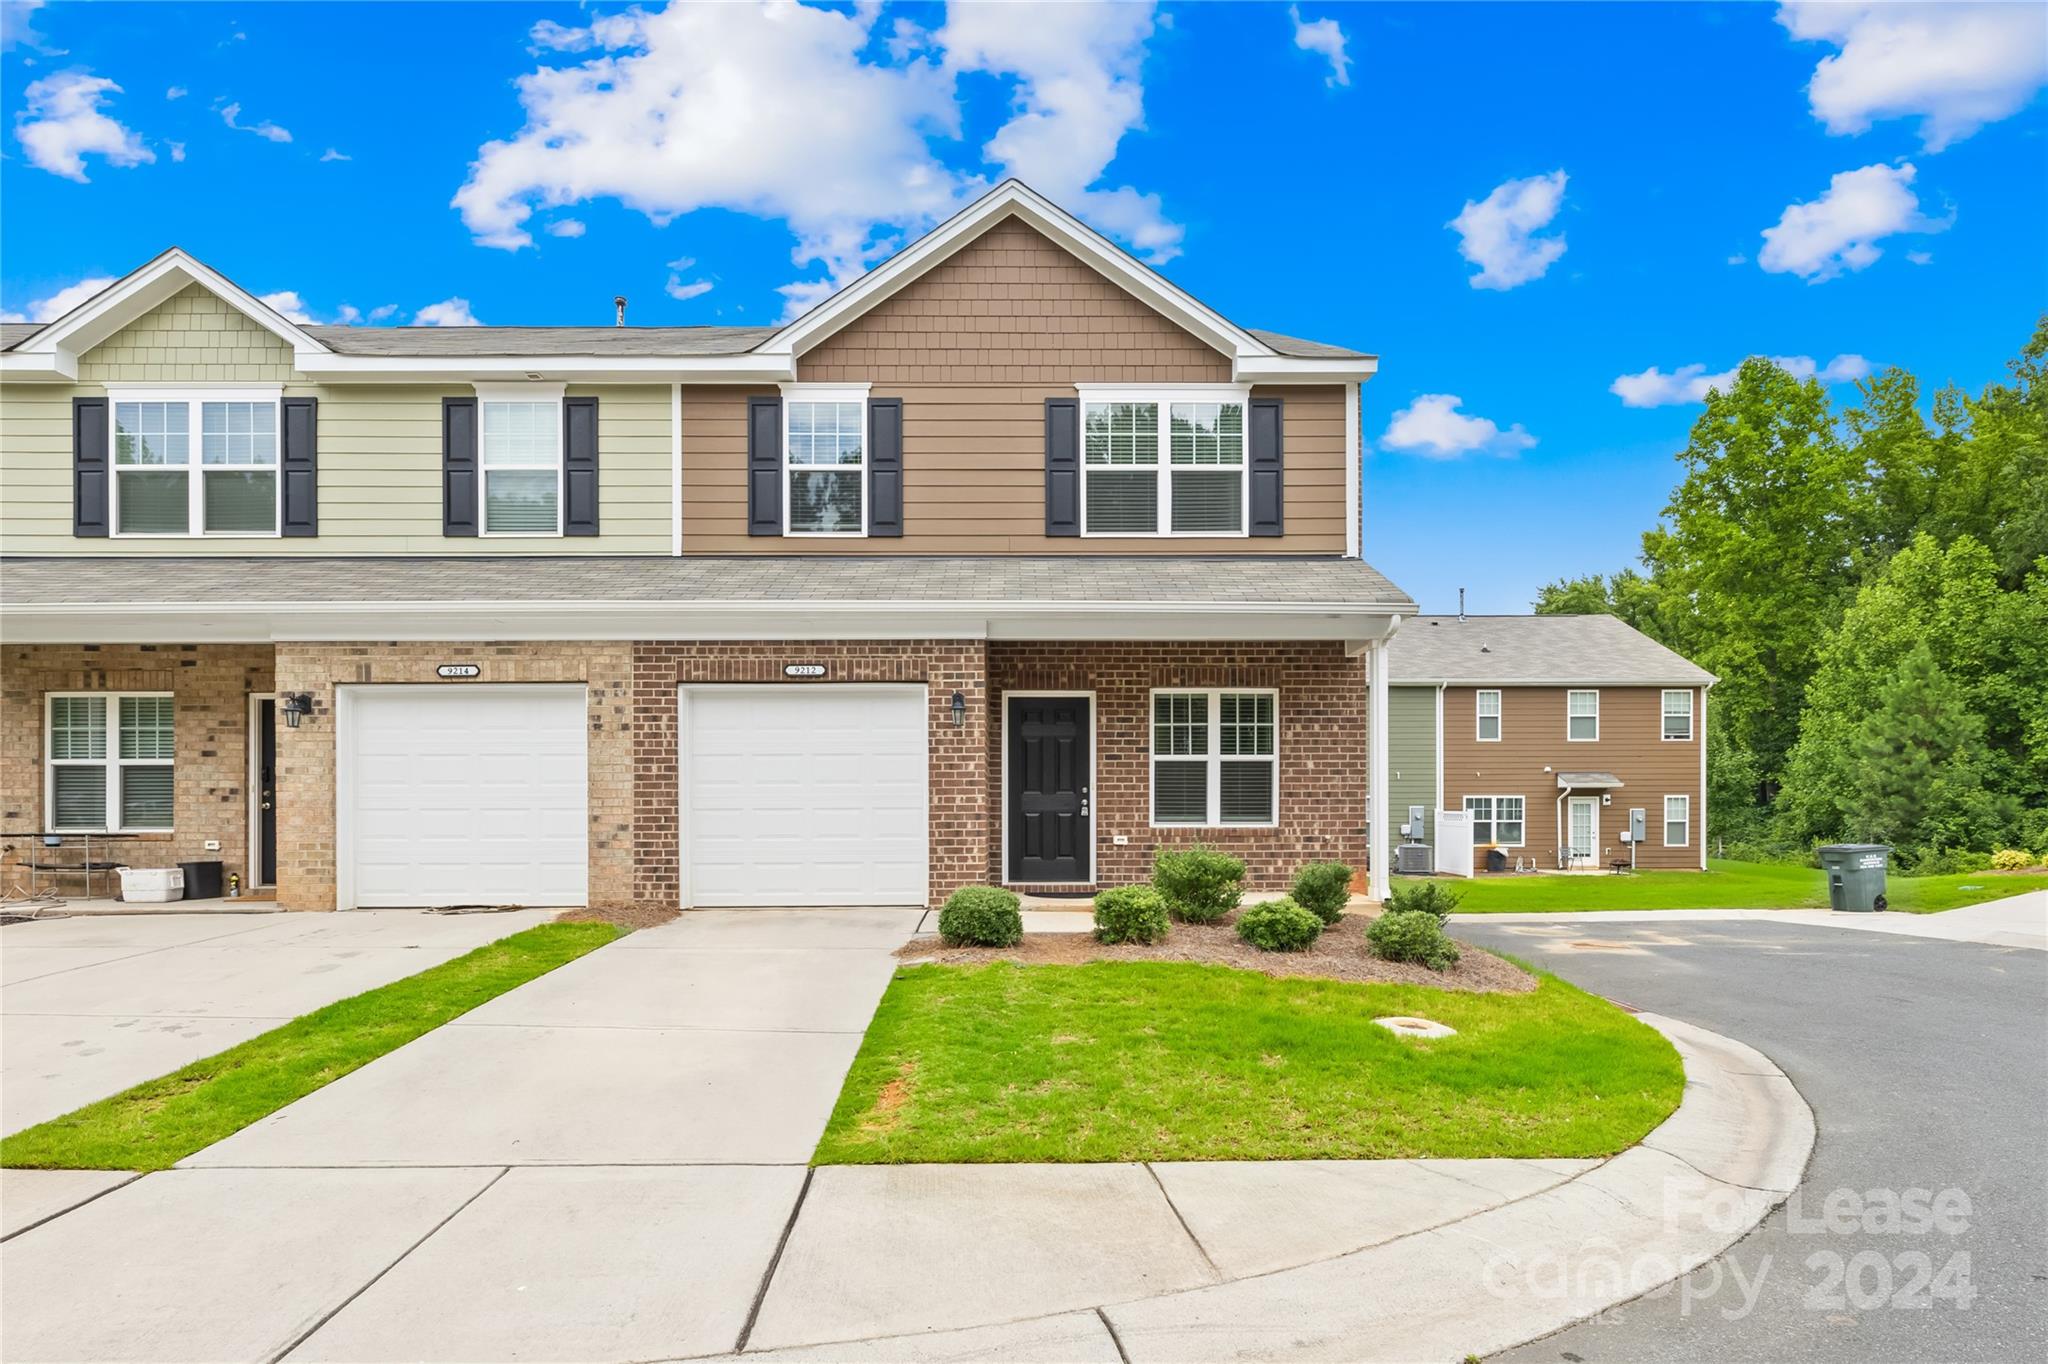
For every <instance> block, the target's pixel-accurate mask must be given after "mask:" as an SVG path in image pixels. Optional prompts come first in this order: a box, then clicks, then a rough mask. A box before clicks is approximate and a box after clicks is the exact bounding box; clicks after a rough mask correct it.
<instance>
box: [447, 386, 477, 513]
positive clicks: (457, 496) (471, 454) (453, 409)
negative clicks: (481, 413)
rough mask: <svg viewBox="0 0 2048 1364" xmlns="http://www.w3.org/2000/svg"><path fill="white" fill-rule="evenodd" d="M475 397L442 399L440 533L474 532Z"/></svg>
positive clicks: (475, 497)
mask: <svg viewBox="0 0 2048 1364" xmlns="http://www.w3.org/2000/svg"><path fill="white" fill-rule="evenodd" d="M476 416H477V413H476V399H474V398H443V399H442V400H441V534H443V535H475V534H476V501H477V480H478V477H479V475H478V471H477V462H476Z"/></svg>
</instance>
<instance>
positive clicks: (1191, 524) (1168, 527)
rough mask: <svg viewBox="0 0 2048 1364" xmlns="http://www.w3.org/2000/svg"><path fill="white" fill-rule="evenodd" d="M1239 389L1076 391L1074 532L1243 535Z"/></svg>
mask: <svg viewBox="0 0 2048 1364" xmlns="http://www.w3.org/2000/svg"><path fill="white" fill-rule="evenodd" d="M1245 407H1246V398H1245V394H1244V392H1243V391H1242V390H1239V389H1220V390H1215V389H1212V390H1201V389H1189V390H1176V389H1158V390H1151V389H1143V390H1129V389H1084V391H1083V392H1082V394H1081V531H1082V534H1084V535H1190V536H1197V535H1244V534H1246V533H1247V527H1246V524H1245V516H1246V505H1247V501H1248V498H1247V496H1246V480H1247V478H1248V476H1249V475H1248V470H1249V467H1250V466H1249V463H1248V459H1247V455H1248V451H1247V448H1246V435H1245Z"/></svg>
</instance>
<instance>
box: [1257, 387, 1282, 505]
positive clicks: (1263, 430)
mask: <svg viewBox="0 0 2048 1364" xmlns="http://www.w3.org/2000/svg"><path fill="white" fill-rule="evenodd" d="M1285 426H1286V421H1285V409H1284V405H1283V404H1282V402H1281V400H1280V399H1278V398H1254V399H1252V449H1251V480H1252V487H1251V497H1252V505H1251V533H1252V534H1253V535H1279V534H1281V533H1282V532H1283V531H1284V530H1285V528H1286V515H1285V506H1286V496H1285V493H1286V490H1285V488H1284V487H1283V486H1282V483H1283V474H1284V465H1285V461H1284V460H1283V458H1282V452H1281V446H1282V443H1283V442H1282V440H1281V432H1282V431H1283V430H1284V429H1285Z"/></svg>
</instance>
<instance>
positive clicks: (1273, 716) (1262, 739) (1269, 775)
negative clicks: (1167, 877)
mask: <svg viewBox="0 0 2048 1364" xmlns="http://www.w3.org/2000/svg"><path fill="white" fill-rule="evenodd" d="M1279 708H1280V696H1279V693H1278V692H1273V691H1229V690H1218V691H1181V690H1175V691H1155V692H1153V693H1152V822H1153V823H1154V824H1160V825H1163V824H1191V825H1210V826H1215V825H1230V824H1242V825H1271V824H1274V823H1277V822H1278V818H1279V815H1278V800H1279V776H1280V771H1279V756H1278V753H1279Z"/></svg>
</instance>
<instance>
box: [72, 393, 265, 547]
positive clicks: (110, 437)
mask: <svg viewBox="0 0 2048 1364" xmlns="http://www.w3.org/2000/svg"><path fill="white" fill-rule="evenodd" d="M124 403H183V404H184V405H185V422H186V441H185V462H184V463H182V464H122V463H121V462H120V460H119V448H120V439H121V431H120V427H121V422H120V408H121V405H122V404H124ZM208 403H254V404H258V405H261V406H267V407H269V408H270V409H271V412H272V414H273V415H272V418H271V422H272V424H271V434H272V443H271V451H270V462H269V463H268V464H211V465H209V464H207V463H206V462H205V450H206V445H205V440H206V431H205V426H206V404H208ZM283 404H284V388H283V386H282V385H270V386H264V387H259V388H248V387H242V388H205V387H200V386H187V387H183V388H161V387H149V388H144V387H138V386H131V385H127V384H108V385H107V534H108V535H110V536H112V537H113V538H114V539H117V540H275V539H277V538H278V537H279V536H281V535H283V534H284V406H283ZM209 472H214V473H268V474H270V476H271V479H270V481H271V486H272V489H273V494H272V499H271V509H270V529H269V530H208V529H206V475H207V474H208V473H209ZM140 473H157V474H171V473H182V474H183V475H185V498H186V502H185V529H184V530H182V531H177V530H132V531H124V530H122V529H121V486H122V484H123V483H124V482H126V476H127V475H132V474H140Z"/></svg>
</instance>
